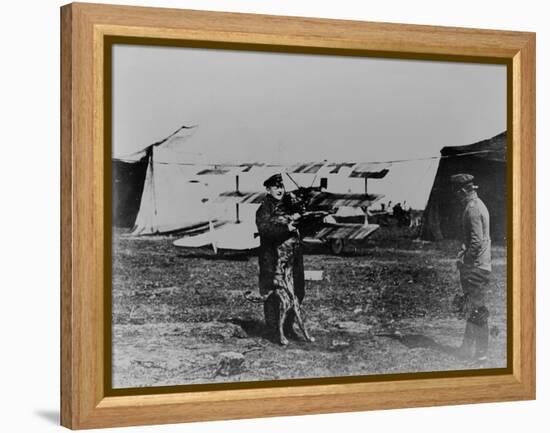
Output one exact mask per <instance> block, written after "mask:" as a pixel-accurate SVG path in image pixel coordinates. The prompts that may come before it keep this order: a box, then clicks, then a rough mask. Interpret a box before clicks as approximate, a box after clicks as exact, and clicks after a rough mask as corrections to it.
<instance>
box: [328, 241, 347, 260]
mask: <svg viewBox="0 0 550 433" xmlns="http://www.w3.org/2000/svg"><path fill="white" fill-rule="evenodd" d="M330 251H332V254H334V255H336V256H339V255H340V254H342V252H343V251H344V240H343V239H331V240H330Z"/></svg>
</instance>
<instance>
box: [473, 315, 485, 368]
mask: <svg viewBox="0 0 550 433" xmlns="http://www.w3.org/2000/svg"><path fill="white" fill-rule="evenodd" d="M472 318H473V322H474V324H475V345H476V351H475V358H476V360H478V361H486V360H487V350H488V348H489V323H488V319H489V310H487V308H486V307H485V306H483V307H479V308H477V309H476V310H475V311H474V312H473V314H472Z"/></svg>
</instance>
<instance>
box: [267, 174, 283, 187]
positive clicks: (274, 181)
mask: <svg viewBox="0 0 550 433" xmlns="http://www.w3.org/2000/svg"><path fill="white" fill-rule="evenodd" d="M264 186H265V187H266V188H269V187H270V186H283V176H281V173H276V174H274V175H273V176H270V177H268V178H267V179H266V180H265V181H264Z"/></svg>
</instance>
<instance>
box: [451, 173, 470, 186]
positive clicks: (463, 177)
mask: <svg viewBox="0 0 550 433" xmlns="http://www.w3.org/2000/svg"><path fill="white" fill-rule="evenodd" d="M473 182H474V177H473V176H472V175H471V174H468V173H459V174H453V175H452V176H451V183H452V184H453V186H454V187H455V188H460V187H462V186H464V185H468V184H470V183H473Z"/></svg>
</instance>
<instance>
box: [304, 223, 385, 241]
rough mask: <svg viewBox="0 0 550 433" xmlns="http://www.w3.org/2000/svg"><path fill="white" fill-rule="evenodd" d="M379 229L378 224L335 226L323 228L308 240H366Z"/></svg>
mask: <svg viewBox="0 0 550 433" xmlns="http://www.w3.org/2000/svg"><path fill="white" fill-rule="evenodd" d="M379 227H380V226H379V225H378V224H368V225H361V224H335V225H330V226H329V227H324V228H323V229H321V230H320V231H319V232H317V233H316V234H315V235H314V236H310V238H312V239H315V240H327V239H346V240H356V241H358V240H362V239H366V238H367V237H368V236H370V235H371V234H372V233H374V232H375V231H376V230H378V228H379Z"/></svg>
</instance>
